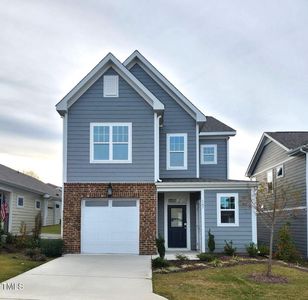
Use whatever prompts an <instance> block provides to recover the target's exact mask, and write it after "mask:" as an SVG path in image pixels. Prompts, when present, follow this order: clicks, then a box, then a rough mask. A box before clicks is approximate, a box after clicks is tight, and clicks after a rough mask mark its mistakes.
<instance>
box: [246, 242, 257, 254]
mask: <svg viewBox="0 0 308 300" xmlns="http://www.w3.org/2000/svg"><path fill="white" fill-rule="evenodd" d="M246 251H247V253H248V255H249V256H250V257H257V255H258V248H257V245H256V244H255V243H250V244H249V245H247V246H246Z"/></svg>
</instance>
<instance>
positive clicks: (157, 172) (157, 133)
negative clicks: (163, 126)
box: [155, 115, 162, 182]
mask: <svg viewBox="0 0 308 300" xmlns="http://www.w3.org/2000/svg"><path fill="white" fill-rule="evenodd" d="M161 117H162V116H161V115H159V116H157V121H156V122H157V129H156V149H155V150H156V159H157V161H156V163H157V166H156V168H157V170H156V176H157V177H156V178H155V179H156V181H157V182H162V180H161V179H160V178H159V167H160V165H159V146H160V145H159V122H160V119H161Z"/></svg>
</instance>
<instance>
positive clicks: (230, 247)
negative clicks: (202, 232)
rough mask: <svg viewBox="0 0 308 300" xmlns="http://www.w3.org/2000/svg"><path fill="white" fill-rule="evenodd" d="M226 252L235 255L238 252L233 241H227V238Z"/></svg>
mask: <svg viewBox="0 0 308 300" xmlns="http://www.w3.org/2000/svg"><path fill="white" fill-rule="evenodd" d="M224 253H225V254H226V255H229V256H233V255H235V253H236V247H233V242H232V241H230V242H227V241H226V240H225V246H224Z"/></svg>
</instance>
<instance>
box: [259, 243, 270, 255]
mask: <svg viewBox="0 0 308 300" xmlns="http://www.w3.org/2000/svg"><path fill="white" fill-rule="evenodd" d="M258 250H259V255H260V256H267V255H269V247H268V246H266V245H264V244H261V245H260V246H258Z"/></svg>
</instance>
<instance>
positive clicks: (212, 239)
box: [207, 229, 215, 253]
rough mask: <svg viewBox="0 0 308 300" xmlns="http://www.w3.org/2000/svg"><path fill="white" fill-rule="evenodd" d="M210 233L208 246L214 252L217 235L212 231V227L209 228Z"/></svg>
mask: <svg viewBox="0 0 308 300" xmlns="http://www.w3.org/2000/svg"><path fill="white" fill-rule="evenodd" d="M208 235H209V239H208V241H207V246H208V248H209V250H210V252H211V253H213V252H214V251H215V236H214V234H212V233H211V229H209V232H208Z"/></svg>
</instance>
